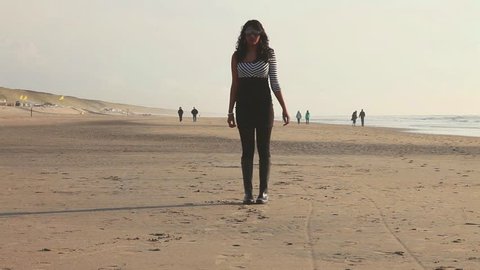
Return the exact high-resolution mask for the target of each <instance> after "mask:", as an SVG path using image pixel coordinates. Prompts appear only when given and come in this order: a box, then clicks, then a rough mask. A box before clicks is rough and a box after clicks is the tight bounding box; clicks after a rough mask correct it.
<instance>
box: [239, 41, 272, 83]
mask: <svg viewBox="0 0 480 270" xmlns="http://www.w3.org/2000/svg"><path fill="white" fill-rule="evenodd" d="M237 70H238V77H239V78H270V86H271V88H272V90H273V91H274V92H277V91H280V84H279V83H278V78H277V60H276V58H275V52H274V51H273V49H272V50H270V57H269V59H268V62H264V61H262V60H260V61H256V62H239V63H238V64H237Z"/></svg>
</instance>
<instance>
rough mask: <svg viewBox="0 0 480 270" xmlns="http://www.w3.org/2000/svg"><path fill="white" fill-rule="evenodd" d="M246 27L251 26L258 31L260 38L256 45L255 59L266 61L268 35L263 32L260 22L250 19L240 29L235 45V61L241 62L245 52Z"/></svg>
mask: <svg viewBox="0 0 480 270" xmlns="http://www.w3.org/2000/svg"><path fill="white" fill-rule="evenodd" d="M247 28H253V29H255V30H257V31H259V32H260V40H259V42H258V45H257V60H262V61H265V62H267V61H268V59H269V57H270V50H271V49H270V47H269V46H268V36H267V33H265V29H264V28H263V26H262V24H261V23H260V22H259V21H257V20H250V21H248V22H246V23H245V24H244V25H243V26H242V31H241V32H240V36H238V40H237V46H236V56H237V61H238V62H241V61H242V60H243V59H245V55H246V54H247V40H246V37H245V30H246V29H247Z"/></svg>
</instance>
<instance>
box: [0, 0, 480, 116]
mask: <svg viewBox="0 0 480 270" xmlns="http://www.w3.org/2000/svg"><path fill="white" fill-rule="evenodd" d="M0 18H1V23H0V86H4V87H9V88H21V89H31V90H37V91H45V92H51V93H55V94H61V95H72V96H77V97H82V98H89V99H100V100H105V101H112V102H121V103H128V104H135V105H146V106H153V107H161V108H167V109H177V108H178V107H179V106H182V107H183V108H184V109H190V108H191V107H192V106H196V107H197V108H198V109H199V110H200V112H213V113H220V114H222V113H225V115H226V113H227V109H228V98H229V91H230V83H231V74H230V58H231V55H232V53H233V51H234V49H235V43H236V40H237V37H238V34H239V32H240V28H241V26H242V25H243V24H244V23H245V22H246V21H247V20H249V19H258V20H259V21H261V22H262V24H263V25H264V27H265V29H266V32H267V34H268V35H269V38H270V46H271V47H272V48H274V49H275V52H276V55H277V62H278V70H279V81H280V85H281V87H282V92H283V95H284V97H285V99H286V103H287V106H288V108H289V111H290V114H291V116H292V117H293V116H294V114H295V113H296V111H297V110H301V111H302V112H304V111H305V110H307V109H309V110H310V111H311V112H312V116H313V117H314V118H315V116H320V115H343V114H346V115H349V114H351V112H352V111H353V110H360V109H362V108H363V109H365V111H366V112H367V114H368V113H370V114H375V115H384V114H387V115H400V114H477V115H478V114H480V30H479V29H480V1H478V0H470V1H468V0H448V1H447V0H396V1H394V0H350V1H347V0H328V1H327V0H312V1H278V0H277V1H274V0H255V1H247V0H244V1H238V0H236V1H233V0H231V1H230V0H216V1H215V0H202V1H194V0H190V1H186V0H176V1H172V0H165V1H164V0H151V1H140V0H135V1H134V0H131V1H126V0H109V1H107V0H102V1H100V0H99V1H93V0H90V1H88V0H86V1H77V0H76V1H70V0H57V1H53V0H42V1H37V0H31V1H22V0H0ZM274 104H276V105H275V109H276V114H277V115H278V114H280V108H279V106H278V103H277V102H276V101H274Z"/></svg>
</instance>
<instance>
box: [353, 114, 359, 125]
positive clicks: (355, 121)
mask: <svg viewBox="0 0 480 270" xmlns="http://www.w3.org/2000/svg"><path fill="white" fill-rule="evenodd" d="M357 118H358V116H357V111H354V112H353V113H352V126H355V124H356V123H357Z"/></svg>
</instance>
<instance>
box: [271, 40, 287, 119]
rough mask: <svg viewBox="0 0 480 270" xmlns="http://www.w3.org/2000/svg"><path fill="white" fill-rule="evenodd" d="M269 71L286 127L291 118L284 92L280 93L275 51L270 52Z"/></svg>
mask: <svg viewBox="0 0 480 270" xmlns="http://www.w3.org/2000/svg"><path fill="white" fill-rule="evenodd" d="M268 62H269V70H268V76H269V77H270V84H271V86H272V90H273V93H274V94H275V97H276V98H277V100H278V103H280V106H282V118H283V125H284V126H286V125H288V123H290V116H289V115H288V111H287V106H286V105H285V101H284V100H283V95H282V91H280V84H279V83H278V77H277V59H276V57H275V51H274V50H273V49H271V50H270V57H269V61H268Z"/></svg>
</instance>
